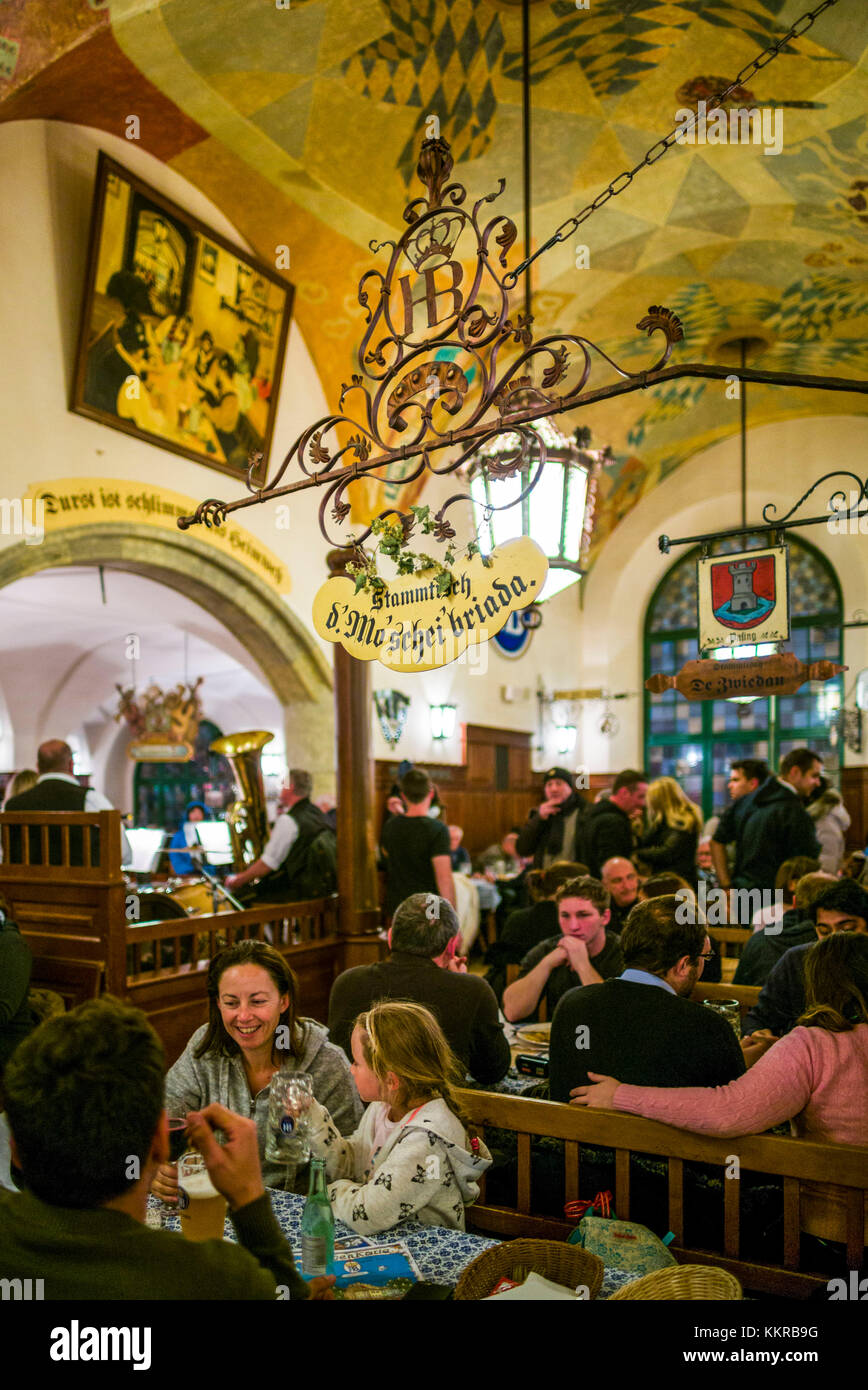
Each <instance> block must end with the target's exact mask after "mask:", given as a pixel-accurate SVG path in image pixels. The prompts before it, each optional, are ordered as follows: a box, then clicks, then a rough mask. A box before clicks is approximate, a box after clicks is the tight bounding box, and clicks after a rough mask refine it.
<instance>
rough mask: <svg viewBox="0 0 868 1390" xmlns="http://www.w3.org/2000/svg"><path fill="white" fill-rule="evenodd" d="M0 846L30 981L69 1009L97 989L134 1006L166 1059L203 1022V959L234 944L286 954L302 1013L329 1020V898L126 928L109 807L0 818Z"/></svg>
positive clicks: (332, 961) (336, 959)
mask: <svg viewBox="0 0 868 1390" xmlns="http://www.w3.org/2000/svg"><path fill="white" fill-rule="evenodd" d="M0 848H2V852H3V860H2V863H0V894H2V896H3V898H5V900H6V903H7V905H8V909H9V913H10V916H12V917H13V918H14V920H15V921H16V922H17V923H18V926H19V928H20V930H21V933H22V935H23V936H24V937H25V939H26V940H27V942H28V944H29V946H30V949H31V952H32V954H33V975H32V978H33V981H34V984H38V985H40V986H45V987H48V988H54V989H55V990H56V991H57V992H59V993H61V994H62V995H63V997H64V999H66V1001H67V1002H68V1003H69V1004H70V1005H73V1004H75V1003H78V1002H81V1001H82V1000H83V999H85V998H92V997H93V996H94V995H95V994H96V993H98V992H102V991H105V992H107V993H110V994H114V995H116V996H117V997H119V998H122V999H127V1000H129V1001H130V1002H132V1003H135V1004H137V1005H138V1006H139V1007H141V1008H143V1009H144V1010H145V1012H146V1013H147V1014H148V1017H149V1018H150V1020H151V1022H152V1023H153V1025H154V1027H155V1028H156V1029H157V1031H158V1032H159V1033H160V1035H161V1037H162V1039H163V1043H164V1046H165V1047H166V1051H167V1056H168V1060H169V1062H172V1061H173V1060H174V1058H175V1057H176V1056H177V1054H178V1052H179V1051H180V1050H181V1049H182V1048H183V1046H184V1045H185V1043H186V1041H187V1038H188V1037H189V1035H190V1033H191V1032H193V1031H194V1029H195V1028H196V1027H197V1026H198V1025H199V1024H200V1023H203V1022H204V1021H205V1018H206V1017H207V999H206V993H205V976H206V972H207V966H208V961H209V959H210V958H211V956H212V955H213V954H214V953H215V952H216V951H217V950H219V949H220V947H221V946H223V945H225V944H227V943H228V942H230V941H231V942H234V941H236V940H239V939H241V938H242V937H257V938H258V939H260V940H266V941H269V942H270V943H271V944H272V945H274V946H275V947H276V948H277V950H279V951H280V952H281V953H282V954H283V955H285V956H286V957H287V959H288V960H289V961H290V963H291V965H292V967H293V969H294V970H295V971H296V974H297V975H298V978H299V1005H300V1009H301V1012H302V1013H304V1014H307V1015H309V1016H311V1017H313V1018H316V1019H319V1020H321V1021H324V1020H325V1019H326V1017H327V1011H328V997H329V992H330V990H331V986H332V983H333V982H334V979H335V976H336V974H337V973H338V970H339V969H340V968H341V966H342V964H343V942H342V941H341V939H340V938H339V937H338V936H337V912H336V905H337V898H336V897H331V898H317V899H312V900H309V901H306V902H298V903H288V904H286V905H284V904H268V905H264V906H262V907H256V908H250V909H248V910H246V911H242V912H226V913H222V912H221V913H217V914H210V913H209V914H207V915H203V916H200V917H178V918H172V919H170V920H169V921H160V922H152V923H134V922H129V921H128V920H127V916H126V912H127V909H128V907H129V906H130V892H129V889H128V887H127V884H126V882H125V880H124V877H123V873H122V871H121V863H120V855H121V837H120V814H119V812H118V811H99V812H97V813H96V814H84V813H70V812H57V811H54V812H48V811H44V812H43V811H40V812H28V813H26V814H24V813H21V812H17V813H9V812H7V813H5V814H0ZM145 901H146V899H145V897H144V895H141V896H140V897H139V904H140V905H141V904H142V903H144V902H145ZM140 910H141V908H140ZM145 910H147V909H146V908H145Z"/></svg>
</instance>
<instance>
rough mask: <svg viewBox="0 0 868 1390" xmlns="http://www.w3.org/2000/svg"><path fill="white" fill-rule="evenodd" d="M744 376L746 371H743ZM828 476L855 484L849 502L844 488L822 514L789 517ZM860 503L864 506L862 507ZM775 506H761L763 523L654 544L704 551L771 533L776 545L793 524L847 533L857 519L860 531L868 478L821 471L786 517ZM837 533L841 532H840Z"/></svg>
mask: <svg viewBox="0 0 868 1390" xmlns="http://www.w3.org/2000/svg"><path fill="white" fill-rule="evenodd" d="M745 375H747V373H745ZM859 385H860V386H861V388H862V389H863V390H865V389H868V383H859ZM830 478H850V479H851V480H852V482H853V483H854V484H855V487H854V488H851V489H850V505H849V506H847V505H846V496H845V494H844V492H843V491H841V490H839V491H837V492H833V493H832V495H831V497H830V498H829V501H828V503H827V509H826V512H825V514H824V515H823V516H806V517H801V518H799V519H798V520H795V521H794V520H791V518H792V517H794V516H795V514H796V512H797V511H798V510H799V508H800V507H801V506H802V504H803V503H804V502H806V501H807V500H808V498H809V497H810V496H811V493H812V492H816V490H817V488H819V487H822V485H823V483H827V482H828V481H829V480H830ZM863 503H865V504H866V505H865V506H863ZM860 508H861V510H860ZM776 511H777V507H776V506H775V504H774V503H773V502H766V504H765V506H764V507H763V522H764V524H763V525H751V524H750V523H746V524H745V525H744V526H731V527H730V528H729V530H728V531H705V532H703V533H702V535H699V536H679V537H678V538H677V539H676V540H673V539H672V537H670V536H658V537H657V545H658V548H659V549H660V550H661V551H662V552H663V554H664V555H668V554H669V551H670V550H671V549H672V546H673V545H701V546H702V548H703V554H706V553H707V549H708V546H709V545H710V544H711V542H712V541H719V540H725V539H728V538H729V537H730V536H747V535H751V536H764V535H774V537H775V541H774V544H776V545H783V543H784V532H785V531H787V530H791V529H792V528H793V527H795V526H834V527H835V528H838V527H844V531H845V533H846V531H847V529H849V523H850V522H851V521H855V522H856V528H855V530H856V533H858V532H859V530H860V525H859V522H860V519H861V518H865V517H868V477H866V478H865V479H864V480H863V479H861V478H859V477H857V475H856V474H855V473H846V472H844V471H843V470H841V469H837V470H836V471H835V472H834V473H824V474H823V476H822V478H818V479H817V480H816V482H814V483H811V486H810V487H809V488H808V490H807V492H806V493H804V494H803V495H802V496H801V497H800V498H799V500H798V502H796V503H794V504H793V506H792V507H791V508H790V510H789V511H788V512H787V514H786V516H782V517H778V518H776V519H774V520H773V519H772V518H773V516H774V513H775V512H776ZM838 534H842V533H841V532H839V533H838Z"/></svg>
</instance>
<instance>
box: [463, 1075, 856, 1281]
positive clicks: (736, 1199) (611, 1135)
mask: <svg viewBox="0 0 868 1390" xmlns="http://www.w3.org/2000/svg"><path fill="white" fill-rule="evenodd" d="M458 1095H459V1099H460V1102H461V1105H462V1108H463V1109H464V1112H465V1114H466V1115H467V1116H468V1117H469V1118H470V1120H471V1121H472V1122H473V1123H474V1124H475V1125H477V1126H479V1127H480V1128H482V1129H483V1130H486V1129H491V1128H494V1129H499V1130H508V1131H512V1132H513V1133H515V1135H516V1144H517V1180H516V1201H515V1205H514V1206H513V1207H507V1206H493V1205H490V1204H488V1203H487V1202H486V1196H485V1192H484V1190H483V1192H482V1194H481V1195H480V1199H479V1201H478V1202H477V1203H476V1204H475V1205H474V1206H473V1207H472V1208H470V1209H469V1211H468V1222H469V1224H470V1225H472V1226H473V1228H474V1229H476V1230H479V1231H484V1232H486V1233H489V1234H494V1235H499V1236H505V1237H513V1236H534V1237H538V1238H541V1239H555V1240H563V1239H564V1238H565V1237H566V1236H567V1235H568V1234H569V1233H570V1231H571V1230H573V1229H574V1224H575V1223H571V1222H567V1221H565V1220H562V1219H559V1218H557V1217H553V1216H545V1215H540V1214H538V1213H537V1212H535V1211H534V1199H533V1164H532V1158H533V1148H532V1139H533V1138H534V1137H540V1136H545V1137H549V1138H554V1139H559V1140H562V1141H563V1145H564V1160H563V1162H564V1200H565V1201H567V1202H569V1201H574V1200H575V1199H577V1198H578V1197H579V1196H580V1195H581V1196H582V1197H593V1196H594V1193H593V1192H581V1191H580V1174H581V1165H582V1157H581V1151H582V1148H583V1146H584V1147H594V1148H599V1147H603V1148H607V1149H612V1150H614V1167H615V1184H614V1185H615V1193H614V1195H615V1210H616V1212H617V1214H618V1216H619V1217H620V1218H621V1220H629V1219H630V1216H631V1192H630V1187H631V1172H630V1159H631V1156H632V1155H636V1154H641V1155H649V1154H650V1155H654V1156H657V1157H659V1158H660V1159H661V1160H663V1163H664V1165H665V1177H666V1184H667V1199H668V1221H669V1230H670V1231H672V1232H673V1234H674V1237H675V1239H674V1241H673V1242H672V1244H671V1245H670V1247H669V1248H670V1250H672V1252H673V1254H675V1255H676V1257H677V1258H678V1259H680V1260H681V1261H683V1262H685V1263H695V1264H711V1265H718V1266H720V1267H721V1268H723V1269H727V1270H729V1271H730V1272H731V1273H734V1274H735V1275H736V1276H737V1277H738V1278H739V1279H740V1280H741V1282H742V1284H743V1285H744V1286H745V1287H746V1288H749V1289H755V1290H762V1291H766V1292H770V1293H776V1294H782V1295H787V1296H795V1297H801V1298H804V1297H808V1296H809V1295H810V1294H811V1293H812V1292H813V1291H814V1290H815V1289H816V1288H818V1287H819V1286H821V1285H823V1284H825V1283H826V1282H827V1279H828V1277H829V1276H828V1275H827V1274H823V1275H820V1274H817V1273H812V1272H811V1271H810V1270H808V1269H806V1268H805V1267H804V1264H803V1262H802V1255H801V1233H802V1232H803V1231H804V1232H805V1233H807V1234H811V1235H815V1236H817V1235H818V1236H821V1237H824V1238H825V1239H826V1240H833V1241H840V1242H842V1243H843V1244H844V1245H845V1246H846V1266H847V1268H848V1269H859V1268H860V1266H861V1265H862V1262H863V1259H864V1246H865V1243H866V1190H868V1148H861V1147H855V1146H853V1147H851V1146H850V1145H844V1144H826V1143H816V1142H811V1141H808V1140H804V1139H790V1138H781V1137H778V1136H775V1135H753V1136H748V1137H745V1138H739V1139H711V1138H708V1137H706V1136H703V1135H698V1134H689V1133H687V1132H686V1131H684V1130H680V1129H675V1128H673V1127H671V1126H669V1125H663V1124H659V1123H657V1122H656V1121H652V1120H643V1119H641V1118H639V1117H637V1116H635V1115H626V1114H618V1113H616V1112H614V1111H609V1110H584V1109H581V1108H579V1107H576V1106H569V1105H558V1104H555V1103H553V1102H551V1101H541V1100H526V1099H523V1098H519V1097H516V1096H504V1095H496V1094H493V1093H491V1092H486V1091H460V1092H459V1093H458ZM733 1160H737V1164H734V1162H733ZM690 1163H702V1164H711V1165H712V1166H714V1167H718V1168H720V1169H721V1176H722V1178H723V1181H722V1188H723V1239H722V1242H721V1248H720V1249H719V1250H713V1249H697V1248H695V1247H692V1246H688V1245H686V1244H685V1211H684V1204H685V1165H689V1164H690ZM736 1173H737V1174H738V1175H737V1176H736ZM746 1173H759V1174H768V1175H775V1176H776V1177H779V1178H781V1179H782V1180H783V1240H782V1263H781V1265H780V1266H777V1265H772V1264H764V1263H757V1262H755V1261H752V1260H748V1259H746V1258H744V1256H743V1255H742V1251H741V1246H742V1230H741V1210H740V1197H741V1185H742V1181H743V1178H744V1175H745V1174H746ZM839 1272H840V1271H839Z"/></svg>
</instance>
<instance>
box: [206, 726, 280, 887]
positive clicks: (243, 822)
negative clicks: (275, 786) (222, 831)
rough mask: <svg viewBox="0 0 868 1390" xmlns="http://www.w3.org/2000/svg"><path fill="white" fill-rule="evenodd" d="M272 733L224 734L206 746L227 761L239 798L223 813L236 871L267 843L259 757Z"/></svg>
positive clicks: (256, 856) (258, 854)
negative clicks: (227, 825)
mask: <svg viewBox="0 0 868 1390" xmlns="http://www.w3.org/2000/svg"><path fill="white" fill-rule="evenodd" d="M273 738H274V734H270V733H268V732H267V730H265V729H249V730H247V731H246V732H245V733H242V734H227V735H226V736H225V738H216V739H215V740H214V742H213V743H212V744H210V745H209V752H211V753H221V754H222V755H223V757H224V758H228V759H229V761H230V763H231V764H232V771H233V772H234V773H235V781H236V783H237V784H238V791H239V792H240V797H239V799H238V801H233V803H232V805H231V806H230V807H229V808H228V810H227V812H226V820H227V822H228V824H229V833H230V835H231V836H232V850H233V854H234V856H235V866H236V869H243V867H244V865H245V864H252V863H253V862H254V861H255V860H256V859H258V858H259V856H260V855H261V854H262V851H263V850H264V849H265V845H266V841H267V840H268V817H267V815H266V810H265V784H264V782H263V780H262V764H261V762H260V756H261V754H262V750H263V748H264V747H265V745H266V743H270V742H271V740H272V739H273Z"/></svg>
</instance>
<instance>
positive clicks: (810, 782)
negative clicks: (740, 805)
mask: <svg viewBox="0 0 868 1390" xmlns="http://www.w3.org/2000/svg"><path fill="white" fill-rule="evenodd" d="M822 772H823V764H822V762H821V761H820V758H819V756H818V755H817V754H816V753H814V752H812V750H811V749H810V748H794V749H793V750H792V752H790V753H787V755H786V756H785V757H784V758H782V759H781V773H780V776H779V777H770V778H769V779H768V781H767V782H764V783H763V785H762V786H761V787H760V788H759V790H758V791H757V792H755V793H754V796H753V801H752V803H751V805H750V807H749V808H748V811H747V814H746V816H745V818H744V820H743V821H742V822H741V823H740V825H739V830H738V836H737V849H736V865H735V872H734V874H733V883H734V885H735V886H736V887H737V888H748V889H750V888H759V889H765V890H768V891H769V892H771V891H773V889H774V886H775V879H776V878H777V873H778V869H779V868H780V867H781V865H782V864H783V862H784V860H785V859H792V858H794V857H795V856H796V855H801V854H805V855H809V856H811V857H812V858H817V857H819V854H820V843H819V841H818V839H817V836H816V833H815V831H814V822H813V821H812V820H811V817H810V816H809V815H808V813H807V811H806V810H805V807H804V802H805V801H806V800H807V798H808V797H809V796H810V794H811V792H812V791H813V790H814V788H815V787H816V786H818V785H819V782H820V777H821V776H822ZM724 886H726V885H724Z"/></svg>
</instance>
